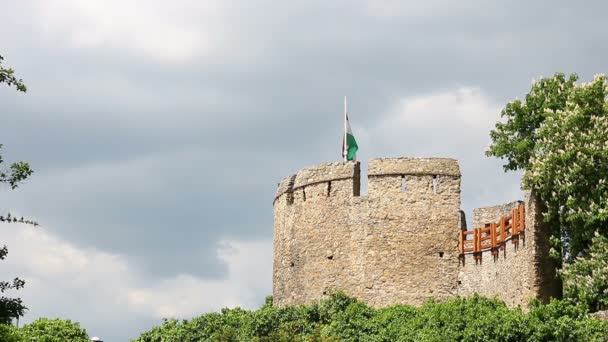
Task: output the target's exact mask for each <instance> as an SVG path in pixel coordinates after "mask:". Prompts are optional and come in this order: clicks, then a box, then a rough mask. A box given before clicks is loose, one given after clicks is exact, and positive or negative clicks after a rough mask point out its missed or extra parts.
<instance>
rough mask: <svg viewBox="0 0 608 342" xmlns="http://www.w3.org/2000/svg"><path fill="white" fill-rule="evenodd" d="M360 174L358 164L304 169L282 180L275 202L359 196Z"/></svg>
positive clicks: (323, 165) (318, 166) (329, 164)
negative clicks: (280, 200)
mask: <svg viewBox="0 0 608 342" xmlns="http://www.w3.org/2000/svg"><path fill="white" fill-rule="evenodd" d="M360 173H361V171H360V165H359V163H358V162H339V163H328V164H321V165H317V166H314V167H308V168H305V169H302V170H300V171H298V173H297V174H295V175H291V176H289V177H285V178H284V179H283V180H281V182H280V183H279V186H278V188H277V192H276V195H275V202H276V201H277V200H278V199H279V198H282V199H284V200H285V201H286V202H288V204H293V200H294V199H295V198H297V199H299V200H301V201H305V200H306V199H307V198H311V197H316V196H323V195H324V196H350V197H352V196H359V189H360V181H359V178H360ZM295 194H297V195H295Z"/></svg>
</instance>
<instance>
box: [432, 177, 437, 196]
mask: <svg viewBox="0 0 608 342" xmlns="http://www.w3.org/2000/svg"><path fill="white" fill-rule="evenodd" d="M433 193H434V194H436V193H437V175H433Z"/></svg>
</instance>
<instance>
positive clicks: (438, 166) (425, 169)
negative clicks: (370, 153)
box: [368, 158, 460, 177]
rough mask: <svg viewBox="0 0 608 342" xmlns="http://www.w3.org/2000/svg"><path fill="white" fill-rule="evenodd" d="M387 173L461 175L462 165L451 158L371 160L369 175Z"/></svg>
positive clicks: (399, 174) (384, 174)
mask: <svg viewBox="0 0 608 342" xmlns="http://www.w3.org/2000/svg"><path fill="white" fill-rule="evenodd" d="M386 175H398V176H401V175H417V176H423V175H428V176H452V177H460V167H459V166H458V161H457V160H456V159H450V158H378V159H372V160H371V161H370V162H369V168H368V176H370V177H373V176H386Z"/></svg>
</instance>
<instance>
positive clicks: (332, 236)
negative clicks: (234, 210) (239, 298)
mask: <svg viewBox="0 0 608 342" xmlns="http://www.w3.org/2000/svg"><path fill="white" fill-rule="evenodd" d="M359 170H360V168H359V163H358V162H347V163H332V164H323V165H319V166H316V167H311V168H306V169H303V170H301V171H300V172H298V173H297V175H295V176H291V177H288V178H286V179H284V180H283V181H282V182H281V183H280V185H279V189H278V190H277V197H276V199H275V201H274V268H273V296H274V302H275V303H276V304H277V305H288V304H298V303H306V302H310V301H314V300H318V299H320V298H322V297H323V296H324V295H326V294H328V293H329V292H330V291H333V290H342V291H345V292H346V293H348V294H350V295H352V296H355V297H357V298H359V299H362V300H364V301H366V302H367V303H369V304H371V305H373V306H377V307H378V306H386V305H391V304H395V303H405V304H411V305H420V304H422V303H424V302H425V301H426V300H427V299H428V298H429V297H435V298H437V299H439V300H441V299H445V298H449V297H453V296H456V295H463V296H468V295H471V294H473V293H480V294H483V295H488V296H494V295H498V296H499V297H501V298H502V299H504V300H505V301H506V302H507V303H508V304H509V305H518V304H523V305H525V304H526V303H527V301H528V299H529V298H532V297H536V298H545V297H546V296H548V295H551V294H552V292H551V291H549V290H548V289H549V288H550V287H551V285H552V284H553V283H554V281H553V282H552V281H549V280H548V279H549V278H550V277H551V274H552V273H551V269H550V267H549V268H548V266H547V265H548V264H547V262H546V261H547V260H546V259H547V258H545V254H546V249H547V248H548V247H547V246H548V245H547V243H546V241H545V240H547V236H546V233H542V232H541V231H540V230H539V229H537V228H536V225H539V222H541V221H539V219H538V215H539V211H538V207H537V204H536V202H535V201H534V200H533V199H528V198H527V199H526V209H527V211H526V239H525V242H523V241H522V242H520V244H519V246H517V247H518V248H515V246H514V245H512V244H510V243H508V244H507V245H508V246H507V249H506V250H505V251H504V252H501V255H500V257H499V258H497V259H496V260H495V259H494V258H493V256H492V255H491V253H490V252H484V255H483V259H482V263H480V264H476V263H475V261H474V260H473V258H472V256H466V257H465V260H464V265H462V264H461V262H460V258H459V249H458V231H459V230H460V229H463V228H465V229H466V219H465V217H464V214H463V213H462V212H461V210H460V171H459V166H458V162H457V161H456V160H453V159H444V158H392V159H376V160H372V161H371V162H370V164H369V177H368V178H369V180H368V181H369V184H368V193H369V195H368V196H366V197H359V187H360V184H359V179H360V174H359V173H360V171H359ZM518 204H519V202H513V203H510V204H507V205H503V206H497V207H492V208H483V209H477V210H476V211H475V215H474V218H473V222H474V225H475V224H477V225H481V226H483V225H484V224H485V223H486V222H485V221H488V220H489V221H488V222H493V221H498V219H499V218H500V216H505V215H506V214H508V213H509V211H510V209H511V208H512V207H513V206H517V205H518ZM548 277H549V278H548Z"/></svg>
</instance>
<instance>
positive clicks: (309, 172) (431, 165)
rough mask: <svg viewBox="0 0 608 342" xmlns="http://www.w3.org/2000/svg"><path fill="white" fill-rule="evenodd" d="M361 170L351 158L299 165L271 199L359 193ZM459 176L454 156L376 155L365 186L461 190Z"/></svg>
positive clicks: (382, 192)
mask: <svg viewBox="0 0 608 342" xmlns="http://www.w3.org/2000/svg"><path fill="white" fill-rule="evenodd" d="M360 173H361V171H360V164H359V162H352V161H351V162H336V163H326V164H320V165H317V166H312V167H307V168H304V169H301V170H300V171H298V173H297V174H295V175H291V176H288V177H285V178H284V179H283V180H282V181H281V182H280V183H279V185H278V188H277V192H276V195H275V199H274V202H275V203H276V201H277V199H279V198H280V197H281V196H284V195H285V196H284V197H285V200H286V201H287V203H288V204H293V202H294V198H296V199H297V198H299V199H302V201H305V200H306V199H308V198H311V197H314V196H322V195H325V196H326V197H330V196H336V195H341V196H342V197H352V196H355V197H356V196H359V195H360V189H361V184H360V179H361V175H360ZM459 179H460V167H459V166H458V161H456V160H455V159H449V158H379V159H373V160H371V161H370V162H369V171H368V185H369V186H368V189H369V195H370V196H371V197H378V196H390V195H392V194H395V193H400V192H403V193H408V192H409V194H410V197H411V194H415V195H416V196H421V195H422V194H423V193H433V194H446V193H448V192H454V191H455V192H460V190H459V188H460V182H459ZM455 183H457V184H455ZM455 185H456V186H455ZM408 189H409V190H410V191H408ZM414 189H415V190H414ZM412 190H414V191H412ZM294 194H296V195H295V196H294Z"/></svg>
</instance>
